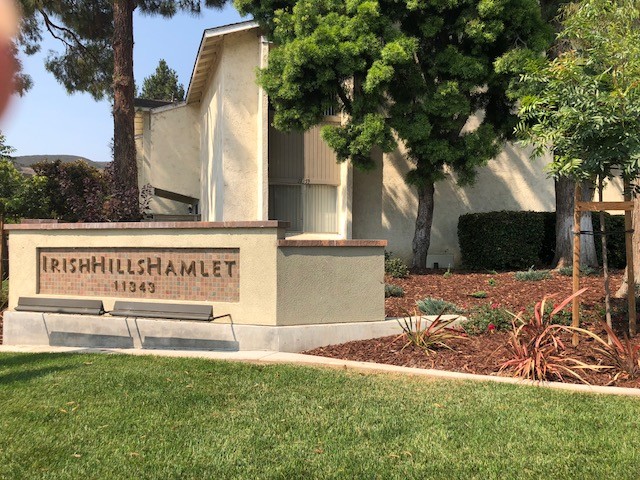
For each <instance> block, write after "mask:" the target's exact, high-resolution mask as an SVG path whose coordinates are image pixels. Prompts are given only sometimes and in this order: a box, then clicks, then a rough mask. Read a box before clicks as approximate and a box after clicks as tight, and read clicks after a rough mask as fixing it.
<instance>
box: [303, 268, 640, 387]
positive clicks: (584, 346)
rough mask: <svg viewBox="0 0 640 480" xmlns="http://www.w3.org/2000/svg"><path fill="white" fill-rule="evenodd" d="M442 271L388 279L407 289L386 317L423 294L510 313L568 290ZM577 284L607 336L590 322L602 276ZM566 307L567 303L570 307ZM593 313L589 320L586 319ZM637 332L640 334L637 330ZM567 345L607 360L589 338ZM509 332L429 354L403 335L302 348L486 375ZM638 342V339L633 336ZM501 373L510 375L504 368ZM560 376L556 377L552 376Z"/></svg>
mask: <svg viewBox="0 0 640 480" xmlns="http://www.w3.org/2000/svg"><path fill="white" fill-rule="evenodd" d="M443 273H444V272H442V271H440V272H433V271H430V272H428V273H421V274H414V275H411V276H409V277H408V278H406V279H392V278H388V279H387V282H388V283H393V284H396V285H400V286H401V287H402V288H403V289H404V292H405V295H404V297H403V298H388V299H386V302H385V304H386V313H387V316H389V317H396V316H403V315H406V314H407V312H409V313H410V314H414V312H415V308H416V307H415V302H416V300H421V299H423V298H425V297H428V296H431V297H437V298H442V299H444V300H447V301H449V302H453V303H455V304H457V305H459V306H462V307H464V308H466V309H470V308H473V307H474V306H479V305H482V304H486V303H498V304H500V305H501V306H504V307H506V308H508V309H509V310H512V311H514V312H517V311H519V310H520V309H521V308H527V307H529V306H532V305H534V304H535V303H536V302H538V301H540V300H541V299H542V298H543V297H544V296H545V295H549V294H555V296H554V300H556V301H560V300H562V299H564V298H566V297H568V296H569V295H571V291H572V286H571V284H572V283H571V277H567V276H561V275H559V274H556V273H553V274H552V278H551V279H549V280H542V281H537V282H522V281H518V280H515V278H514V274H513V273H498V274H490V273H453V274H452V275H450V276H444V275H443ZM622 274H623V272H622V271H616V272H613V275H612V282H611V292H612V293H615V291H616V290H617V289H618V287H619V286H620V283H621V281H622ZM489 279H494V281H495V286H491V285H490V284H489ZM581 287H587V288H588V290H587V292H585V293H584V294H583V295H582V298H581V304H582V307H583V310H584V313H585V315H584V316H585V317H586V319H587V320H586V321H585V325H583V326H586V327H588V328H590V329H591V330H593V331H596V332H597V333H598V334H599V335H600V336H601V337H606V334H605V332H604V331H603V330H602V329H601V328H600V327H599V326H594V323H592V322H593V318H595V317H597V316H598V315H599V309H601V308H602V305H603V304H604V285H603V280H602V276H589V277H583V278H582V279H581ZM477 291H485V292H487V294H488V295H487V298H482V299H476V298H473V297H471V296H470V294H471V293H473V292H477ZM625 303H626V300H618V299H615V300H614V306H615V308H616V309H618V310H620V309H623V308H624V305H625ZM569 308H570V306H569ZM590 318H591V320H589V319H590ZM625 322H626V315H625V314H624V313H620V314H618V315H617V316H615V317H614V325H615V326H616V327H617V328H616V330H617V331H618V332H622V331H624V326H625ZM639 337H640V335H639ZM562 338H563V341H564V344H565V346H566V347H567V348H566V350H565V351H564V352H563V354H564V355H565V356H567V357H571V358H574V359H577V360H581V361H583V362H585V363H587V364H589V365H597V364H606V363H607V362H605V361H604V358H603V357H602V356H601V355H600V354H598V353H597V352H594V351H593V344H594V341H593V340H582V341H581V342H580V344H579V345H578V346H577V347H576V348H574V347H572V346H571V338H570V335H569V334H563V335H562ZM508 339H509V333H508V332H494V333H486V334H483V335H478V336H469V337H465V338H462V339H452V340H449V341H447V345H448V346H449V347H450V348H451V350H449V349H446V348H440V349H438V350H437V351H436V352H435V353H433V354H431V355H427V354H425V352H424V351H423V350H421V349H419V348H417V347H414V346H413V345H406V338H405V337H404V336H403V335H401V336H391V337H384V338H377V339H372V340H362V341H355V342H349V343H345V344H342V345H331V346H327V347H321V348H317V349H314V350H311V351H308V352H305V353H308V354H311V355H320V356H325V357H332V358H340V359H345V360H356V361H364V362H376V363H386V364H391V365H400V366H407V367H418V368H433V369H439V370H449V371H456V372H465V373H477V374H484V375H497V374H498V371H499V370H500V365H501V363H502V362H504V361H505V360H506V359H507V358H508V350H507V342H508ZM635 342H636V343H640V342H639V340H635ZM500 374H501V375H509V373H508V372H506V371H505V372H502V373H500ZM581 375H582V376H583V378H585V380H587V381H588V382H589V383H591V384H593V385H616V386H623V387H636V388H637V387H640V379H635V380H629V379H626V378H618V379H617V380H614V373H612V372H607V371H601V372H589V371H587V372H584V373H581ZM555 380H559V379H555ZM564 381H567V382H571V383H579V380H577V379H573V378H571V377H566V376H565V378H564Z"/></svg>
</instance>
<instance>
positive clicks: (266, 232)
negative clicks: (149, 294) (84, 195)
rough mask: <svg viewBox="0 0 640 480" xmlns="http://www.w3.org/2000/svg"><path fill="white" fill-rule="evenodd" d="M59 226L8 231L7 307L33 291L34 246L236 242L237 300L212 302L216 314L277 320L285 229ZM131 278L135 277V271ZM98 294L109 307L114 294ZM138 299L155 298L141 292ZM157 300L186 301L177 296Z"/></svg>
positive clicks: (176, 245)
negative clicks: (279, 246)
mask: <svg viewBox="0 0 640 480" xmlns="http://www.w3.org/2000/svg"><path fill="white" fill-rule="evenodd" d="M100 225H102V226H100ZM16 227H18V228H20V227H21V226H20V225H18V226H16ZM61 227H62V228H63V229H58V230H56V229H45V230H38V229H27V230H12V231H10V235H9V242H10V272H9V275H10V278H11V288H10V292H9V308H10V309H13V308H14V307H15V306H16V304H17V302H18V297H20V296H23V297H33V296H36V288H37V278H38V265H37V248H38V247H47V248H56V247H61V248H62V247H99V248H109V247H138V248H239V249H240V260H239V272H240V301H239V302H220V303H211V305H213V307H214V314H215V315H224V314H230V315H231V316H232V319H233V323H238V324H254V325H275V324H276V299H277V285H276V281H275V279H276V278H277V273H276V268H277V263H276V252H277V250H276V244H277V240H278V238H281V237H283V236H284V230H283V229H278V228H183V229H181V228H153V224H145V225H144V227H143V228H135V227H130V228H119V226H118V224H113V227H111V226H109V225H106V226H105V225H104V224H89V226H88V227H87V228H80V227H81V224H77V225H76V226H74V227H72V228H69V229H66V228H64V224H62V225H61ZM14 228H15V227H14ZM133 278H134V279H137V277H135V276H134V277H133ZM123 280H127V281H128V280H129V278H127V276H126V275H123ZM46 296H47V297H55V295H46ZM86 298H91V297H86ZM99 299H100V300H103V302H104V305H105V308H106V309H107V310H111V309H112V308H113V303H114V302H115V300H117V299H118V298H117V297H115V296H114V297H106V298H102V297H101V298H99ZM125 300H126V299H125ZM129 300H134V299H129ZM135 300H136V301H137V300H138V299H135ZM139 300H140V301H153V300H145V299H144V298H140V299H139ZM159 301H161V302H176V303H185V302H179V301H177V300H159ZM186 303H202V302H186ZM217 321H225V320H224V319H221V320H217Z"/></svg>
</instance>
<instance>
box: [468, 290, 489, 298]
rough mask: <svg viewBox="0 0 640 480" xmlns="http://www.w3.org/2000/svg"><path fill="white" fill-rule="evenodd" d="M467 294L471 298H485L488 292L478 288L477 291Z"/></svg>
mask: <svg viewBox="0 0 640 480" xmlns="http://www.w3.org/2000/svg"><path fill="white" fill-rule="evenodd" d="M469 296H471V297H473V298H487V296H488V294H487V292H485V291H484V290H479V291H477V292H473V293H470V294H469Z"/></svg>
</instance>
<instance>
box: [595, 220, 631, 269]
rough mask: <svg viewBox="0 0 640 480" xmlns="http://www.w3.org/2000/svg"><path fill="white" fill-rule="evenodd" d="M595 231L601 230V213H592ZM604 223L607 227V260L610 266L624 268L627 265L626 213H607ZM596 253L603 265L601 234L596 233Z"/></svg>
mask: <svg viewBox="0 0 640 480" xmlns="http://www.w3.org/2000/svg"><path fill="white" fill-rule="evenodd" d="M591 220H592V221H593V231H594V232H596V233H597V232H599V231H600V214H599V213H595V214H592V215H591ZM604 223H605V226H606V228H607V232H609V233H608V234H607V260H608V262H609V268H624V267H625V266H626V265H627V257H626V250H625V244H624V231H625V226H624V215H611V214H609V213H605V216H604ZM595 244H596V255H597V256H598V263H599V264H600V265H602V243H601V241H600V236H599V235H596V241H595Z"/></svg>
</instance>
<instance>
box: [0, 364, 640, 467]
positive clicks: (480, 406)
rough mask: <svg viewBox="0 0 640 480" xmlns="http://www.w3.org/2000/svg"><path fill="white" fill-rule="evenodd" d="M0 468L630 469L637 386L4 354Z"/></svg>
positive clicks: (639, 417) (639, 415) (638, 425)
mask: <svg viewBox="0 0 640 480" xmlns="http://www.w3.org/2000/svg"><path fill="white" fill-rule="evenodd" d="M0 429H1V430H0V431H1V432H2V433H1V434H0V478H8V479H13V478H16V479H22V478H38V479H68V478H72V479H76V478H78V479H82V478H110V479H117V478H127V479H129V478H136V479H144V478H150V479H151V478H154V479H155V478H181V479H189V478H194V479H201V478H224V479H233V478H246V479H257V478H260V479H263V478H264V479H267V478H268V479H271V478H273V479H276V478H278V479H280V478H281V479H289V478H304V479H313V478H318V479H331V478H335V479H343V478H363V479H371V478H380V479H387V478H389V479H396V478H397V479H405V478H417V479H423V478H446V479H456V478H459V479H473V478H477V479H485V478H508V479H520V478H554V479H563V478H581V479H583V478H620V479H624V478H634V479H635V478H637V475H638V471H639V470H640V437H638V435H637V432H638V431H639V429H640V402H638V400H637V399H635V398H621V397H606V396H596V395H586V394H576V393H567V392H557V391H549V390H543V389H535V388H531V387H519V386H514V385H500V384H493V383H475V382H473V383H472V382H444V381H432V380H426V379H416V378H407V377H393V376H382V375H364V374H359V373H353V372H342V371H335V370H319V369H311V368H304V367H291V366H256V365H248V364H232V363H224V362H211V361H206V360H199V359H167V358H156V357H129V356H115V355H51V354H37V355H33V354H32V355H28V354H2V355H0Z"/></svg>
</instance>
